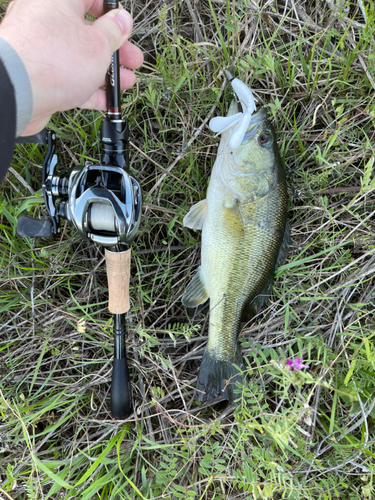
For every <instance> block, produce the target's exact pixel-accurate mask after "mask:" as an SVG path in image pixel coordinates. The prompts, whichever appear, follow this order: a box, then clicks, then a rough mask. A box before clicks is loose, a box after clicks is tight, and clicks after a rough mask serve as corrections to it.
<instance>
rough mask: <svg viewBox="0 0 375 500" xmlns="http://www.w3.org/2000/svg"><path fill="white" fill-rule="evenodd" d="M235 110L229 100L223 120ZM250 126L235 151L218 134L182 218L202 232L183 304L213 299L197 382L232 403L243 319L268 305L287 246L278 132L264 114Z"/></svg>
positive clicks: (204, 393) (201, 392) (204, 392)
mask: <svg viewBox="0 0 375 500" xmlns="http://www.w3.org/2000/svg"><path fill="white" fill-rule="evenodd" d="M237 111H238V106H237V103H236V102H233V103H232V105H231V106H230V109H229V113H228V116H231V115H232V114H234V113H236V112H237ZM253 121H254V123H253V125H251V124H250V127H249V129H248V132H247V133H246V134H245V137H244V140H243V142H242V144H241V145H240V146H239V147H238V148H236V149H235V150H231V149H230V147H229V145H228V142H229V138H230V135H231V132H232V129H229V130H227V131H226V132H224V133H223V134H222V138H221V142H220V146H219V149H218V156H217V159H216V162H215V165H214V168H213V171H212V175H211V179H210V183H209V187H208V191H207V198H206V200H203V201H202V202H200V203H199V204H197V205H195V206H194V207H192V209H191V210H190V212H189V213H188V214H187V216H186V217H185V219H184V224H185V225H186V226H188V227H193V228H196V229H202V248H201V266H200V268H199V270H198V273H197V275H196V276H195V277H194V278H193V280H192V282H191V284H190V285H189V286H188V287H187V289H186V293H185V295H184V297H183V303H184V304H185V305H186V306H188V307H192V306H196V305H198V304H199V303H202V302H204V300H206V299H207V298H209V299H210V319H209V338H208V343H207V347H206V350H205V353H204V355H203V358H202V362H201V366H200V370H199V374H198V381H197V391H198V392H197V398H198V400H201V401H205V400H207V399H211V398H212V397H214V396H216V395H217V394H222V395H223V396H224V397H226V398H227V399H229V400H230V401H233V400H234V399H235V397H236V396H235V394H234V392H233V389H234V388H235V382H236V381H238V382H242V381H243V375H242V374H241V373H239V372H238V370H237V369H236V368H235V367H234V366H233V365H234V364H235V365H237V366H242V356H241V353H240V348H239V345H238V341H237V338H238V334H239V331H240V324H241V320H242V319H243V317H244V313H245V312H246V311H250V313H251V315H254V314H256V313H257V312H258V310H259V309H260V307H262V305H263V304H264V303H265V302H266V300H267V298H268V296H269V294H270V292H271V287H272V283H273V276H274V271H275V267H276V265H277V262H278V259H279V258H280V253H282V250H281V249H282V248H283V246H285V239H286V237H285V233H286V231H285V228H286V211H287V190H286V182H285V174H284V169H283V167H282V163H281V159H280V155H279V152H278V148H277V144H276V138H275V132H274V129H273V127H272V125H271V124H270V122H269V121H268V120H267V116H266V114H265V112H264V111H262V110H261V111H260V112H258V113H257V114H256V115H254V120H253ZM263 139H264V141H266V142H265V144H262V140H263ZM269 143H271V144H269Z"/></svg>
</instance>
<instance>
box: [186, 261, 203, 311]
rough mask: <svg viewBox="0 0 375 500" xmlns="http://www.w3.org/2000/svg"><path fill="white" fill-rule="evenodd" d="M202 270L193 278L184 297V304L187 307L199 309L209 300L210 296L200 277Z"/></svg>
mask: <svg viewBox="0 0 375 500" xmlns="http://www.w3.org/2000/svg"><path fill="white" fill-rule="evenodd" d="M200 269H201V268H199V269H198V271H197V272H196V274H195V275H194V276H193V279H192V280H191V281H190V283H189V284H188V286H187V287H186V290H185V293H184V295H183V297H182V303H183V304H184V306H185V307H197V306H198V305H199V304H203V302H206V300H207V299H208V294H207V292H206V290H205V288H204V285H203V283H202V280H201V277H200Z"/></svg>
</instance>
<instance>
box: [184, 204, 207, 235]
mask: <svg viewBox="0 0 375 500" xmlns="http://www.w3.org/2000/svg"><path fill="white" fill-rule="evenodd" d="M206 214H207V200H202V201H200V202H198V203H196V204H195V205H193V206H192V207H191V209H190V210H189V212H188V213H187V214H186V215H185V217H184V220H183V224H184V226H185V227H189V228H190V229H202V228H203V223H204V219H205V218H206Z"/></svg>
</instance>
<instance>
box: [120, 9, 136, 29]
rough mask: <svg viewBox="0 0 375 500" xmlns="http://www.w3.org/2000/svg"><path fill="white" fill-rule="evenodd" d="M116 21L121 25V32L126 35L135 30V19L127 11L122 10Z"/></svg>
mask: <svg viewBox="0 0 375 500" xmlns="http://www.w3.org/2000/svg"><path fill="white" fill-rule="evenodd" d="M116 21H117V22H118V24H119V25H120V28H121V31H122V32H123V33H124V34H125V33H127V34H129V35H130V33H131V30H132V28H133V19H132V16H131V15H130V14H129V12H127V11H126V10H125V9H121V10H120V12H119V13H118V14H117V16H116Z"/></svg>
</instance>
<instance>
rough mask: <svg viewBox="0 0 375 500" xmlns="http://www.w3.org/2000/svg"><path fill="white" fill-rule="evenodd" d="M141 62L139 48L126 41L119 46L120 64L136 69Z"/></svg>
mask: <svg viewBox="0 0 375 500" xmlns="http://www.w3.org/2000/svg"><path fill="white" fill-rule="evenodd" d="M142 63H143V53H142V51H141V49H139V48H138V47H136V46H135V45H133V44H132V43H131V42H129V41H126V42H125V43H124V44H123V45H122V47H120V64H121V65H122V66H125V67H126V68H129V69H138V68H139V67H140V66H141V65H142Z"/></svg>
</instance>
